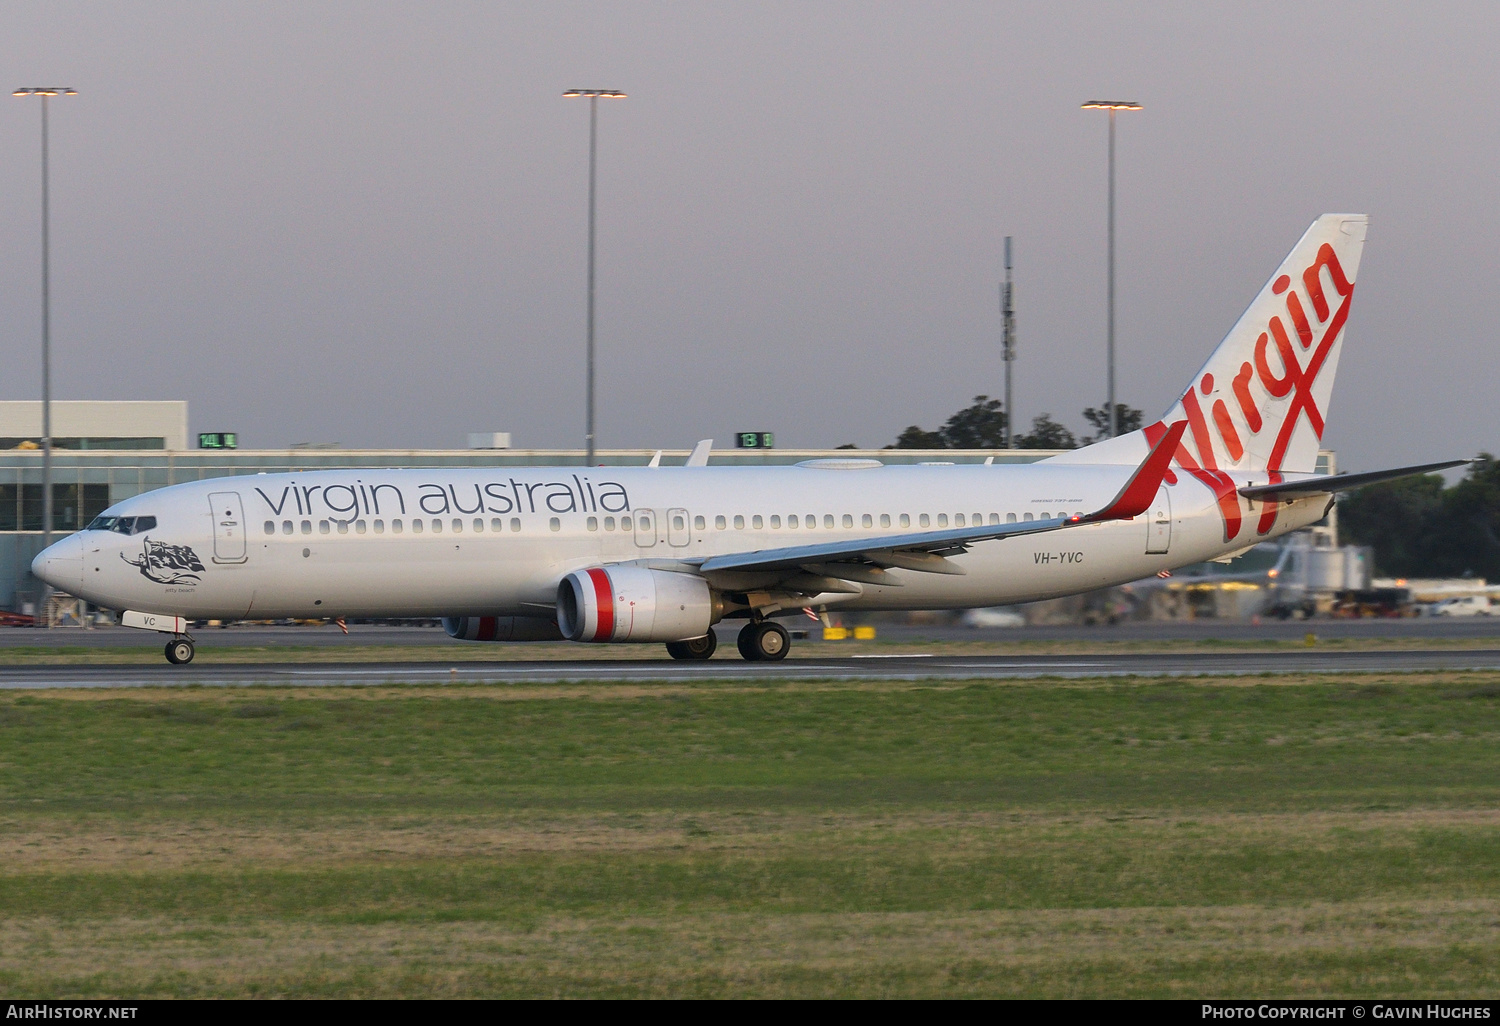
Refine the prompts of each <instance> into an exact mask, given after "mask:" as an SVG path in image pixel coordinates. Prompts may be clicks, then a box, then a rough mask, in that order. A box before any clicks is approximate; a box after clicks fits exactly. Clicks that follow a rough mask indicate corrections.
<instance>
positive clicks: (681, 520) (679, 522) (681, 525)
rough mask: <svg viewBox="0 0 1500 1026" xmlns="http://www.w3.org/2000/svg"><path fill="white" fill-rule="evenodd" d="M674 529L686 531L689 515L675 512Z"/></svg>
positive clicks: (673, 516)
mask: <svg viewBox="0 0 1500 1026" xmlns="http://www.w3.org/2000/svg"><path fill="white" fill-rule="evenodd" d="M672 530H674V531H686V530H687V517H685V516H683V515H682V514H681V513H674V514H672Z"/></svg>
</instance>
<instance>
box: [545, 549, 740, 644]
mask: <svg viewBox="0 0 1500 1026" xmlns="http://www.w3.org/2000/svg"><path fill="white" fill-rule="evenodd" d="M721 615H722V609H721V606H720V603H719V602H718V600H717V599H716V598H715V596H714V594H713V592H712V591H711V590H710V589H709V587H708V582H707V581H705V580H704V579H703V578H701V577H694V576H693V575H692V574H679V573H674V572H672V571H669V570H648V569H646V568H645V567H639V566H594V567H589V568H588V569H587V570H575V571H574V572H573V573H571V574H568V576H566V577H564V578H563V579H562V583H561V584H559V585H558V586H557V626H558V627H559V628H560V629H561V630H562V632H563V636H564V637H566V638H567V639H568V640H569V641H686V640H688V639H690V638H701V637H703V636H704V635H705V634H707V633H708V631H709V628H710V627H712V626H713V625H714V623H715V621H717V620H718V619H720V616H721Z"/></svg>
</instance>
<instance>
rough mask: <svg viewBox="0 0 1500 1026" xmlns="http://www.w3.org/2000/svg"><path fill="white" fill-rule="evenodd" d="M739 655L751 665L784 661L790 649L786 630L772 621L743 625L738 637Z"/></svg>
mask: <svg viewBox="0 0 1500 1026" xmlns="http://www.w3.org/2000/svg"><path fill="white" fill-rule="evenodd" d="M738 644H739V649H740V655H742V656H744V657H745V658H746V659H747V660H748V661H750V662H752V663H756V662H775V661H777V660H778V659H785V658H786V654H787V652H788V651H790V650H791V647H792V639H791V638H790V637H789V636H788V635H787V632H786V628H785V627H783V626H781V624H779V623H777V622H776V621H774V620H759V621H752V622H750V623H747V624H745V626H744V628H743V629H741V631H740V636H739V642H738Z"/></svg>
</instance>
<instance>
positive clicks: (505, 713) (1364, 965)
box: [0, 673, 1500, 997]
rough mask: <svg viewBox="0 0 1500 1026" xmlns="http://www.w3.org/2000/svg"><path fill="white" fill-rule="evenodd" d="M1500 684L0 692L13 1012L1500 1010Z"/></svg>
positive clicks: (3, 977) (3, 859) (1455, 677)
mask: <svg viewBox="0 0 1500 1026" xmlns="http://www.w3.org/2000/svg"><path fill="white" fill-rule="evenodd" d="M1497 753H1500V676H1496V675H1493V674H1478V673H1474V674H1465V673H1456V674H1455V673H1449V674H1443V673H1431V674H1414V675H1406V676H1401V677H1393V678H1391V679H1390V680H1383V679H1380V678H1379V677H1378V676H1370V675H1360V676H1357V677H1351V678H1348V679H1340V678H1338V677H1296V678H1277V677H1256V678H1240V679H1229V678H1207V679H1202V680H1181V679H1178V680H1173V681H1170V682H1159V681H1144V680H1121V679H1112V680H1108V681H1093V682H1090V681H1075V680H1069V681H1066V682H1062V681H1028V682H1022V683H1015V682H996V683H984V682H981V683H975V682H970V681H964V682H958V683H953V684H944V683H941V682H928V683H910V682H892V683H885V682H881V683H873V684H871V683H863V684H861V683H842V682H840V683H816V682H791V683H776V684H774V685H767V686H754V685H750V686H747V685H745V684H744V683H743V682H737V683H733V684H730V683H712V682H710V683H703V684H686V685H679V684H670V685H669V684H662V685H641V684H626V685H567V686H562V685H535V686H526V685H519V686H503V687H501V686H474V687H465V686H444V687H422V688H416V687H410V688H405V687H381V688H367V689H333V688H330V689H303V690H297V689H276V688H244V689H232V690H231V689H171V690H156V691H148V690H132V691H130V692H129V693H128V694H121V693H119V692H99V691H69V692H34V693H14V692H13V693H9V694H6V695H3V696H0V988H3V990H4V991H5V992H6V993H8V994H11V995H17V996H20V995H26V996H63V995H148V996H165V995H177V994H181V995H227V996H242V995H264V996H272V995H330V996H333V995H339V996H382V995H412V996H418V995H424V996H425V995H435V996H475V995H552V994H563V995H667V994H671V995H740V994H757V995H774V996H794V995H907V996H931V995H1074V996H1105V995H1142V996H1145V995H1161V996H1185V997H1198V996H1207V995H1214V996H1236V995H1265V996H1297V995H1322V996H1331V995H1364V996H1386V997H1391V996H1423V997H1427V996H1479V995H1486V996H1494V995H1496V994H1497V993H1500V764H1497V759H1496V756H1497Z"/></svg>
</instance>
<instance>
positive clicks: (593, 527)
mask: <svg viewBox="0 0 1500 1026" xmlns="http://www.w3.org/2000/svg"><path fill="white" fill-rule="evenodd" d="M583 526H585V527H587V528H588V529H589V530H590V531H597V530H599V518H598V517H589V518H588V519H587V520H585V521H584V522H583Z"/></svg>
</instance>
